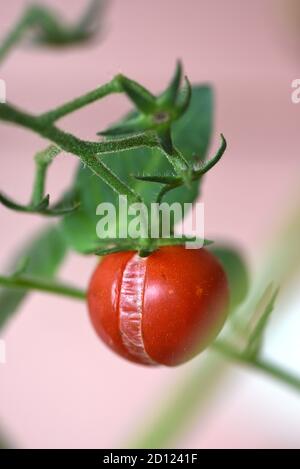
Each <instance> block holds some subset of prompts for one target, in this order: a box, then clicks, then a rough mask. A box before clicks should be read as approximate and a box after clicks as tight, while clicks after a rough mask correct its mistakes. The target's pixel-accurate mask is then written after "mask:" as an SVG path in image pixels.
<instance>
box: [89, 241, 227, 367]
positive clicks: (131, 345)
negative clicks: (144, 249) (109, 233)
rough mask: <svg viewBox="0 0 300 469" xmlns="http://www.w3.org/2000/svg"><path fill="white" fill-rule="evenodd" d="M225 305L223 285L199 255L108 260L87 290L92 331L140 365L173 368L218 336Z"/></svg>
mask: <svg viewBox="0 0 300 469" xmlns="http://www.w3.org/2000/svg"><path fill="white" fill-rule="evenodd" d="M228 303H229V290H228V282H227V278H226V275H225V272H224V270H223V268H222V267H221V265H220V264H219V262H218V260H217V258H216V257H215V256H214V255H213V254H211V253H210V252H209V251H207V250H205V249H203V248H202V249H197V250H194V249H185V248H184V247H183V246H170V247H164V248H161V249H159V250H157V251H155V252H153V253H152V254H150V255H149V256H148V257H145V258H144V257H140V256H139V255H138V254H137V253H135V252H131V251H130V252H121V253H115V254H110V255H108V256H106V257H104V259H103V260H102V261H101V262H100V264H99V265H98V267H97V268H96V270H95V272H94V274H93V276H92V279H91V282H90V285H89V289H88V307H89V312H90V317H91V320H92V323H93V325H94V328H95V329H96V331H97V333H98V335H99V336H100V337H101V338H102V340H103V341H104V342H105V343H106V344H107V345H108V346H109V347H110V348H111V349H113V350H114V351H115V352H116V353H118V354H119V355H121V356H123V357H125V358H127V359H129V360H131V361H134V362H136V363H142V364H144V365H160V364H163V365H168V366H174V365H178V364H180V363H182V362H185V361H186V360H188V359H190V358H192V357H193V356H195V355H196V354H197V353H199V352H200V351H201V350H203V349H204V348H205V347H207V346H208V345H209V344H210V343H211V341H212V340H213V339H214V338H215V337H216V335H217V334H218V333H219V331H220V330H221V328H222V326H223V324H224V322H225V319H226V315H227V309H228Z"/></svg>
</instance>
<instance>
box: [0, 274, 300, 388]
mask: <svg viewBox="0 0 300 469" xmlns="http://www.w3.org/2000/svg"><path fill="white" fill-rule="evenodd" d="M0 285H3V286H5V287H7V288H15V289H18V288H23V289H26V290H35V291H41V292H45V293H53V294H57V295H61V296H65V297H67V298H74V299H78V300H85V299H86V292H85V291H84V290H80V289H78V288H75V287H71V286H69V285H65V284H62V283H58V282H57V281H56V282H52V281H48V280H44V279H43V280H41V279H36V278H31V277H27V276H19V275H17V276H12V277H4V276H2V275H0ZM212 349H213V350H214V351H216V352H218V353H220V354H221V355H222V356H225V357H227V358H229V359H231V360H233V361H235V362H238V363H241V364H244V365H247V366H249V367H250V368H254V369H257V370H260V371H262V372H263V373H265V374H267V375H268V376H270V377H272V378H275V379H276V380H277V381H281V382H283V383H285V384H287V385H288V386H290V387H291V388H293V389H295V390H296V391H300V378H299V377H297V376H295V375H293V374H292V373H289V372H287V371H286V370H284V369H282V368H280V367H279V366H277V365H275V364H273V363H272V362H270V361H266V360H264V359H261V358H255V359H251V358H249V356H248V355H247V354H245V353H243V352H240V351H238V350H237V349H235V348H234V347H233V346H232V345H230V344H227V343H226V342H225V341H223V340H222V341H221V340H217V341H216V342H214V344H213V345H212Z"/></svg>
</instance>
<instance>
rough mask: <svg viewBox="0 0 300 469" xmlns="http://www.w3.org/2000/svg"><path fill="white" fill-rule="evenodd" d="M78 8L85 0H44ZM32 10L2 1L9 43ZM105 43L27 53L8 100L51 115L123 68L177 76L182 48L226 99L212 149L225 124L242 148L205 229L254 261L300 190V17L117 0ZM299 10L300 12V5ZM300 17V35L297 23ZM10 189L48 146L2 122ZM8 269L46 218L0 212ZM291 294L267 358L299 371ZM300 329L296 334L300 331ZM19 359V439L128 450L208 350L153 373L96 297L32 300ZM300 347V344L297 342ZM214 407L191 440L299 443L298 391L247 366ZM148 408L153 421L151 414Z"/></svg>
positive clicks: (26, 183) (11, 395)
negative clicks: (124, 349)
mask: <svg viewBox="0 0 300 469" xmlns="http://www.w3.org/2000/svg"><path fill="white" fill-rule="evenodd" d="M43 3H45V4H47V3H48V4H51V7H57V9H58V10H60V11H61V13H62V14H64V15H65V16H66V17H68V18H70V19H72V18H76V17H77V16H78V15H79V14H80V12H81V10H82V8H83V7H84V5H85V4H86V1H84V0H78V1H77V2H74V1H71V0H65V1H64V2H60V1H58V0H51V2H49V1H48V2H47V1H44V2H43ZM26 4H27V2H26V1H24V0H10V2H2V5H1V19H0V21H1V37H3V36H4V34H5V33H6V32H7V31H8V29H9V27H10V26H11V25H12V24H13V23H14V22H15V21H16V19H17V18H18V17H19V15H20V13H21V11H22V10H23V8H24V7H25V5H26ZM108 4H109V8H108V10H107V16H106V22H105V32H104V34H103V38H102V40H101V41H98V42H97V43H95V44H92V45H90V46H88V47H87V48H85V47H83V46H81V47H78V48H74V49H68V50H60V51H55V50H43V49H39V50H37V49H34V48H32V47H28V46H27V47H23V48H19V49H17V50H15V51H14V52H13V53H12V54H11V56H10V57H9V59H8V60H7V61H6V62H5V64H4V66H3V67H2V68H1V71H0V78H2V79H5V80H6V83H7V97H8V100H9V101H11V102H13V103H15V104H17V105H19V106H21V107H24V108H26V109H28V110H31V111H33V112H40V111H44V110H48V108H52V107H54V106H55V105H58V104H60V103H63V102H64V101H66V100H68V99H71V98H73V97H75V96H78V95H80V94H82V93H84V92H86V91H88V90H90V89H93V88H95V87H96V86H97V85H99V84H102V83H104V82H106V81H107V80H109V79H110V78H112V76H113V75H114V74H116V73H118V72H123V73H125V74H126V75H128V76H130V77H132V78H134V79H136V80H138V81H140V82H142V83H143V84H145V85H146V86H148V87H149V88H150V89H152V90H153V91H159V90H161V89H162V88H163V87H164V86H165V84H166V83H167V81H168V80H169V78H170V76H171V74H172V72H173V69H174V64H175V61H176V59H177V58H181V59H182V60H183V62H184V66H185V72H186V74H187V75H188V76H189V78H190V80H191V81H192V82H210V83H212V84H213V86H214V88H215V93H216V120H215V134H214V142H213V148H212V150H213V149H214V148H215V146H216V145H217V143H218V138H219V137H218V134H219V133H220V132H223V133H224V134H225V136H226V138H227V139H228V143H229V148H228V152H227V153H226V156H225V157H224V159H223V160H222V162H221V163H220V164H219V165H218V166H217V167H216V168H215V169H214V171H212V173H211V174H210V176H209V178H208V179H207V180H206V182H205V185H204V202H205V211H206V234H207V235H208V236H209V237H218V238H223V239H225V240H230V241H232V242H236V243H238V245H239V246H241V248H243V249H244V251H245V252H246V255H247V258H248V260H249V262H250V263H251V264H252V265H254V264H255V259H256V258H257V256H258V253H259V251H260V250H261V249H262V246H263V244H264V243H265V242H266V240H267V239H268V238H269V236H270V235H271V232H272V224H273V223H274V222H275V221H276V219H278V218H280V213H281V212H282V211H283V210H284V208H285V206H286V204H289V203H290V199H291V194H292V193H293V188H294V187H297V186H298V185H299V170H300V160H299V122H300V119H299V117H300V104H299V105H298V106H297V105H295V104H292V102H291V82H292V80H293V79H295V78H299V75H300V57H299V47H298V46H299V43H300V21H299V24H297V22H296V19H297V14H296V13H293V8H296V7H297V2H296V1H291V0H252V1H251V2H250V1H248V2H241V1H240V0H226V1H222V0H176V1H174V0H160V1H158V0H156V1H155V0H154V1H152V2H149V1H147V0H127V1H124V0H113V1H108ZM298 10H299V8H298ZM297 27H298V31H297ZM127 109H128V103H127V101H126V99H125V98H123V97H119V96H118V97H110V98H108V99H106V100H104V101H101V102H100V103H96V104H94V105H92V106H90V107H88V108H87V109H84V110H83V111H80V112H79V113H76V114H74V115H73V116H71V117H68V118H67V119H65V120H64V121H63V122H62V124H61V125H62V126H63V127H64V128H65V129H69V130H72V131H73V132H75V133H76V134H77V135H80V136H84V137H86V138H91V139H93V138H95V133H96V131H98V130H99V129H101V128H104V127H105V126H106V125H107V124H108V123H110V122H112V121H113V120H114V119H115V118H116V117H118V116H120V115H122V113H123V112H124V111H126V110H127ZM0 142H1V150H0V151H1V173H0V187H1V190H3V191H5V192H6V193H8V194H11V195H13V196H14V197H15V198H16V199H18V200H20V201H25V200H26V199H27V198H28V196H29V190H30V187H31V183H32V178H33V162H32V155H33V154H34V152H35V151H36V150H38V149H40V148H43V146H44V142H43V141H42V139H40V138H39V137H37V136H36V135H33V134H31V133H30V132H27V131H24V130H21V129H18V128H14V127H11V126H6V125H2V124H1V127H0ZM75 165H76V158H75V157H73V156H70V155H63V156H61V157H59V158H57V160H56V161H55V164H54V165H53V169H52V170H51V172H50V179H49V185H48V191H49V192H50V193H51V194H56V195H57V196H58V195H59V193H60V191H61V190H62V189H63V188H64V187H66V186H67V185H68V183H69V182H70V181H71V178H72V175H73V171H74V168H75ZM0 217H1V245H2V250H1V252H0V262H1V272H3V271H4V267H5V262H6V260H7V259H8V257H9V255H10V253H13V252H14V250H15V249H16V247H17V246H18V245H19V243H22V242H23V240H24V239H26V237H28V235H30V233H33V232H34V230H35V229H36V228H37V227H38V226H41V225H42V223H43V220H41V219H39V218H37V217H31V216H22V215H18V214H14V213H13V212H10V211H8V210H6V209H5V208H3V207H0ZM94 263H95V262H94V260H92V259H89V260H86V259H81V258H79V257H78V256H75V255H72V256H70V257H69V259H68V263H67V264H65V266H64V267H63V271H62V276H63V278H64V279H66V280H72V281H73V282H74V283H77V284H78V285H82V286H84V285H86V284H87V281H88V278H89V276H90V274H91V271H92V269H93V266H94ZM293 295H294V296H292V293H291V295H290V298H292V300H293V303H292V305H291V306H290V309H289V312H288V314H287V316H286V319H285V322H284V325H282V323H280V325H279V326H278V325H276V324H275V325H274V327H273V329H272V333H270V334H269V335H268V337H269V342H268V353H269V355H270V356H272V357H274V358H276V360H278V361H281V362H282V363H284V364H285V365H287V366H289V367H291V368H293V367H294V368H296V365H298V369H299V363H300V355H299V353H300V352H299V346H298V343H299V339H298V337H296V334H295V330H299V325H300V323H299V321H300V320H299V307H300V298H299V295H296V294H293ZM297 326H298V328H297ZM0 338H1V339H5V341H6V347H7V363H6V365H0V424H1V426H3V428H4V429H5V430H6V432H7V433H8V435H10V436H11V437H12V439H13V441H15V442H16V444H17V445H19V446H20V447H26V448H29V447H31V448H45V447H51V448H61V447H67V448H76V447H80V448H81V447H83V448H85V447H87V448H91V447H93V448H95V447H96V448H97V447H98V448H105V447H118V446H120V445H126V441H127V440H128V439H129V437H130V435H131V434H132V432H133V433H135V432H136V431H137V429H138V428H139V426H143V422H146V421H148V420H147V418H146V417H147V415H149V414H151V412H152V408H155V406H156V403H157V401H158V402H159V398H160V396H163V395H165V393H168V392H171V391H170V390H171V388H172V384H174V383H176V382H177V380H178V379H179V378H180V377H181V376H184V374H185V373H187V372H188V371H191V370H192V369H193V368H195V367H197V365H198V366H199V363H201V361H202V360H204V359H205V357H199V358H197V359H195V360H193V361H192V362H191V363H189V364H187V365H184V366H182V367H181V368H177V369H166V368H160V369H153V370H152V369H146V368H142V367H138V366H135V365H132V364H129V363H127V362H125V361H122V360H121V359H119V358H118V357H116V356H115V355H113V354H112V353H111V352H109V351H108V350H107V349H106V348H105V347H104V346H103V345H102V344H101V343H100V342H99V341H98V339H97V338H96V336H95V334H94V331H93V330H92V328H91V326H90V323H89V320H88V317H87V313H86V310H85V307H84V304H81V303H80V302H74V301H71V300H70V301H69V300H66V299H62V298H57V297H54V296H45V295H42V294H34V295H32V296H31V297H30V298H29V299H27V301H26V303H25V304H24V305H23V307H22V308H21V310H20V311H19V313H18V314H17V315H16V316H15V317H14V319H13V320H12V321H10V323H9V324H8V326H7V327H6V328H5V330H4V331H3V332H1V335H0ZM297 342H298V343H297ZM219 391H220V392H219V393H218V394H217V396H216V397H215V398H214V399H213V400H212V402H211V403H210V406H209V407H207V409H205V412H204V413H202V414H201V413H199V415H197V416H196V417H195V418H194V421H193V422H192V425H190V427H189V428H188V429H187V431H186V432H185V433H184V434H183V436H182V438H181V439H180V441H178V442H176V443H174V445H177V446H179V447H194V448H198V447H199V448H202V447H205V448H211V447H212V448H214V447H226V448H240V447H250V448H260V447H273V448H276V447H286V448H289V447H300V441H299V440H300V437H299V435H300V400H299V397H298V396H297V395H296V394H294V393H293V392H292V391H290V390H288V389H286V388H284V387H283V386H280V385H279V384H276V383H274V382H272V381H270V380H269V379H268V378H266V377H263V376H262V375H257V374H256V373H253V372H250V371H247V370H244V369H243V370H242V369H241V368H240V367H233V368H232V372H231V374H230V375H228V378H227V379H226V381H225V382H223V383H222V389H220V390H219ZM144 417H145V419H144Z"/></svg>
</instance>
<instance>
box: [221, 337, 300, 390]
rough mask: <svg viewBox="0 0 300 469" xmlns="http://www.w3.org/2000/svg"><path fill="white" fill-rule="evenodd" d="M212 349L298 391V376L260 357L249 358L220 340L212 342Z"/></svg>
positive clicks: (299, 385) (299, 379) (299, 382)
mask: <svg viewBox="0 0 300 469" xmlns="http://www.w3.org/2000/svg"><path fill="white" fill-rule="evenodd" d="M213 349H214V350H216V351H217V352H219V353H221V354H222V355H224V356H226V357H228V358H230V359H232V360H233V361H237V362H239V363H242V364H244V365H247V366H249V367H251V368H254V369H256V370H260V371H262V372H264V373H265V374H267V375H269V376H270V377H272V378H275V379H276V380H277V381H281V382H282V383H285V384H287V385H288V386H290V387H292V388H294V389H295V390H296V391H300V378H299V377H298V376H295V375H294V374H292V373H289V372H288V371H286V370H284V369H282V368H280V367H279V366H278V365H275V364H273V363H271V362H270V361H267V360H264V359H262V358H255V359H251V358H249V356H247V355H246V354H244V353H241V352H239V351H237V350H236V349H235V348H234V347H232V346H231V345H230V344H227V343H225V342H222V341H217V342H215V343H214V344H213Z"/></svg>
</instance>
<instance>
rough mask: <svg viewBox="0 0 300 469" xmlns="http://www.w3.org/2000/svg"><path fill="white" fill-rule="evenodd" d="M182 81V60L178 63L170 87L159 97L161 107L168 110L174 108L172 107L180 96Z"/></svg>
mask: <svg viewBox="0 0 300 469" xmlns="http://www.w3.org/2000/svg"><path fill="white" fill-rule="evenodd" d="M181 79H182V64H181V62H180V60H178V61H177V63H176V69H175V73H174V75H173V78H172V80H171V81H170V84H169V86H168V87H167V89H166V90H165V91H164V92H163V93H162V94H161V95H160V96H159V98H158V100H157V101H158V103H159V105H161V106H162V107H166V108H169V107H172V105H173V104H174V103H175V101H176V98H177V96H178V91H179V88H180V83H181Z"/></svg>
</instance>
